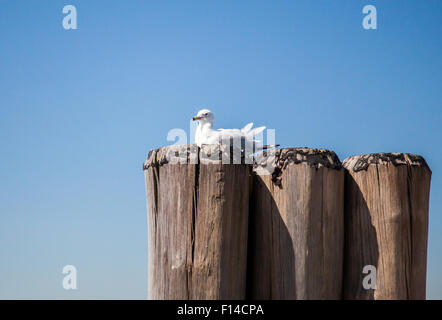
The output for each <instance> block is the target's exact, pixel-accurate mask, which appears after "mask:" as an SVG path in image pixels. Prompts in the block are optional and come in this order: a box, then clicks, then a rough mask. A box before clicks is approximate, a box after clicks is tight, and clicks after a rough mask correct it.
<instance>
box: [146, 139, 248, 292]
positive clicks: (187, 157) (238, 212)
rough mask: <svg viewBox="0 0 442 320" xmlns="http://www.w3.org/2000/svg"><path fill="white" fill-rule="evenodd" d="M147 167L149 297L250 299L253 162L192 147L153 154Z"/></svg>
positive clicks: (161, 149) (153, 152) (161, 150)
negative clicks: (247, 296) (232, 159)
mask: <svg viewBox="0 0 442 320" xmlns="http://www.w3.org/2000/svg"><path fill="white" fill-rule="evenodd" d="M206 149H207V150H209V152H208V153H209V154H210V153H211V154H212V155H213V154H218V155H219V153H221V151H222V150H220V149H219V147H218V146H208V147H207V148H206ZM207 150H205V151H207ZM204 154H205V153H204ZM218 159H220V158H218ZM172 160H173V161H172ZM197 160H199V161H197ZM180 161H181V162H182V163H176V162H180ZM196 162H199V163H198V164H197V163H196ZM192 163H193V164H192ZM144 170H145V171H144V172H145V180H146V198H147V203H148V238H149V239H148V250H149V253H148V259H149V261H148V274H149V276H148V296H149V298H150V299H244V298H245V293H246V263H247V231H248V210H249V208H248V205H249V193H250V185H251V165H245V164H222V163H221V161H219V160H218V161H217V160H213V159H212V160H211V159H208V158H207V156H203V151H201V153H199V151H198V149H197V148H196V146H194V145H188V146H170V147H164V148H160V149H157V150H154V151H151V153H150V154H149V156H148V159H147V160H146V162H145V164H144Z"/></svg>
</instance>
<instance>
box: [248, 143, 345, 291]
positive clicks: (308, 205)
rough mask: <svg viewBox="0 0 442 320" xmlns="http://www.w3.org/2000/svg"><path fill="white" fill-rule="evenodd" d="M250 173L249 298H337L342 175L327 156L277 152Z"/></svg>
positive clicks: (304, 150) (321, 152)
mask: <svg viewBox="0 0 442 320" xmlns="http://www.w3.org/2000/svg"><path fill="white" fill-rule="evenodd" d="M271 162H272V163H271V167H273V168H274V171H273V173H272V174H271V175H264V174H263V172H264V171H262V170H261V166H266V167H269V163H268V161H263V162H262V163H261V164H260V165H256V166H255V168H254V172H255V175H254V178H253V188H252V189H253V190H252V197H251V202H250V207H251V210H250V215H249V219H250V225H249V233H250V238H249V242H250V246H249V263H248V283H247V286H248V297H249V298H252V299H340V298H341V297H342V269H343V249H344V248H343V246H344V229H343V227H344V212H343V210H344V208H343V206H344V203H343V201H344V171H343V169H342V166H341V163H340V161H339V159H338V157H337V156H336V154H335V153H334V152H332V151H328V150H318V149H307V148H293V149H282V150H277V151H276V154H275V156H274V159H273V160H272V161H271Z"/></svg>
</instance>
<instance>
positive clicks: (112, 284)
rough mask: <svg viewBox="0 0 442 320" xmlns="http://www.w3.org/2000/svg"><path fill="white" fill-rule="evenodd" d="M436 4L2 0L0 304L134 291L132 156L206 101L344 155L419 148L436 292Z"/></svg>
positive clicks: (440, 49) (137, 229)
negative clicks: (425, 174) (66, 19)
mask: <svg viewBox="0 0 442 320" xmlns="http://www.w3.org/2000/svg"><path fill="white" fill-rule="evenodd" d="M66 4H72V5H75V6H76V8H77V11H78V12H77V14H78V28H79V29H78V30H69V31H66V30H64V29H63V27H62V19H63V16H64V15H63V13H62V8H63V6H64V5H66ZM365 4H373V5H375V6H376V8H377V11H378V29H377V30H368V31H367V30H364V29H363V28H362V25H361V22H362V18H363V14H362V7H363V6H364V5H365ZM441 14H442V2H441V1H440V0H426V1H417V0H415V1H406V0H400V1H399V0H396V1H393V0H388V1H387V0H384V1H375V0H365V1H357V0H339V1H324V0H315V1H313V0H303V1H294V0H290V1H289V0H286V1H282V0H277V1H269V0H267V1H260V0H253V1H244V0H242V1H233V0H229V1H226V0H223V1H220V0H214V1H199V0H198V1H195V0H189V1H134V0H131V1H122V0H120V1H85V0H82V1H79V0H75V1H74V0H72V1H56V0H51V1H49V0H46V1H43V0H42V1H23V0H21V1H18V0H0V137H1V138H0V150H1V151H0V152H1V154H0V155H1V156H0V298H60V299H64V298H86V299H87V298H135V299H144V298H146V292H147V284H146V282H147V274H146V272H147V219H146V203H145V190H144V180H143V179H144V178H143V172H142V170H141V165H142V163H143V160H144V159H145V157H146V155H147V153H148V151H149V149H151V148H156V147H160V146H163V145H166V144H169V142H167V141H166V137H167V133H168V131H169V130H170V129H172V128H183V129H186V130H188V127H189V120H190V118H191V116H193V115H194V114H195V112H196V111H197V110H199V109H201V108H203V107H207V108H210V109H212V111H213V112H214V113H215V115H216V126H218V127H224V128H228V127H239V126H242V125H244V124H245V123H247V122H248V121H254V122H255V124H256V125H266V126H267V127H269V128H274V129H276V139H277V142H278V143H281V144H282V145H283V146H286V147H290V146H308V147H321V148H328V149H332V150H334V151H336V153H337V154H338V155H339V157H340V158H341V160H343V159H344V158H346V157H347V156H350V155H354V154H361V153H371V152H411V153H416V154H420V155H423V156H424V157H425V158H426V160H427V162H428V163H429V165H430V167H431V168H432V170H433V177H432V189H431V205H430V233H429V251H428V290H427V296H428V298H439V299H440V298H442V215H441V210H442V197H441V191H442V171H441V170H442V148H441V140H442V129H441V123H442V111H441V108H442V103H441V101H442V87H441V84H442V73H441V70H442V60H441V57H442V17H441ZM67 264H73V265H75V266H76V267H77V269H78V290H76V291H72V290H70V291H66V290H64V289H63V288H62V286H61V283H62V279H63V274H62V267H63V266H64V265H67Z"/></svg>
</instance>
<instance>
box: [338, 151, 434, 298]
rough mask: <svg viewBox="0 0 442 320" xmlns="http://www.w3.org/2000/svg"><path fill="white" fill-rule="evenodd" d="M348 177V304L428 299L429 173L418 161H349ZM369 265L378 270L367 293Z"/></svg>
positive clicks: (399, 157) (377, 157)
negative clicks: (351, 300) (350, 300)
mask: <svg viewBox="0 0 442 320" xmlns="http://www.w3.org/2000/svg"><path fill="white" fill-rule="evenodd" d="M343 165H344V167H345V168H346V177H345V183H346V186H345V192H346V193H345V199H346V201H345V230H346V239H345V244H346V246H345V263H344V265H345V268H344V275H345V276H344V298H345V299H425V286H426V263H427V237H428V205H429V191H430V179H431V171H430V169H429V167H428V165H427V164H426V162H425V160H424V159H423V158H422V157H420V156H416V155H411V154H398V153H391V154H388V153H383V154H369V155H361V156H354V157H349V158H347V159H345V160H344V162H343ZM365 265H373V266H375V267H376V268H377V281H376V286H377V287H376V289H369V290H366V289H364V288H363V285H362V281H363V278H364V277H365V276H367V274H363V273H362V269H363V267H364V266H365Z"/></svg>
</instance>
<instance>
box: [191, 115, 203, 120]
mask: <svg viewBox="0 0 442 320" xmlns="http://www.w3.org/2000/svg"><path fill="white" fill-rule="evenodd" d="M201 118H202V117H198V116H195V117H193V118H192V120H193V121H195V120H200V119H201Z"/></svg>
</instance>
